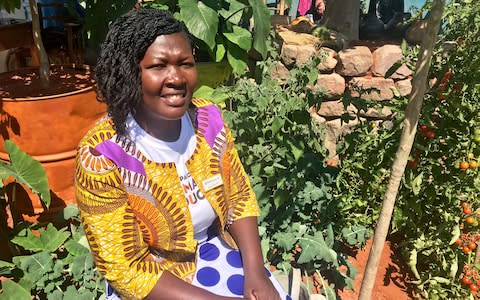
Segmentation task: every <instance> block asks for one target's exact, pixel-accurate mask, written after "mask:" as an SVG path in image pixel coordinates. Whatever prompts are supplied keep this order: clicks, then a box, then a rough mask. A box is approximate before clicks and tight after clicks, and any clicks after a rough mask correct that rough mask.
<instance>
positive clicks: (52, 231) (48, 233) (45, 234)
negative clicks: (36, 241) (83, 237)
mask: <svg viewBox="0 0 480 300" xmlns="http://www.w3.org/2000/svg"><path fill="white" fill-rule="evenodd" d="M66 230H67V228H65V227H64V228H61V229H60V230H57V228H55V226H53V224H52V223H50V224H48V227H47V229H46V230H40V240H41V241H42V243H43V246H44V248H45V250H46V251H49V252H54V251H56V250H57V249H58V248H59V247H60V246H61V245H62V244H63V243H64V242H65V241H66V240H67V239H68V238H69V237H70V233H69V232H67V231H66Z"/></svg>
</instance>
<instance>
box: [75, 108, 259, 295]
mask: <svg viewBox="0 0 480 300" xmlns="http://www.w3.org/2000/svg"><path fill="white" fill-rule="evenodd" d="M192 103H193V104H194V105H195V106H196V124H197V128H196V138H197V145H196V149H195V151H194V154H193V155H192V157H191V158H190V159H189V160H188V161H187V163H186V165H187V169H188V170H189V172H190V173H191V176H192V177H193V179H194V180H195V182H196V183H197V185H198V186H199V189H200V191H201V192H202V193H203V194H204V195H205V196H206V199H208V201H209V202H210V204H211V205H212V207H213V209H214V210H215V212H216V213H217V215H218V216H219V217H218V222H217V224H218V227H219V232H220V235H221V236H222V237H223V239H224V240H225V241H226V242H227V243H228V244H230V245H231V246H232V247H235V244H234V241H233V239H232V238H231V237H230V236H229V235H228V232H227V231H226V229H227V228H228V226H229V224H231V222H233V221H234V220H236V219H239V218H243V217H248V216H258V214H259V209H258V205H257V202H256V199H255V195H254V193H253V191H252V189H251V187H250V183H249V180H248V178H247V175H246V174H245V171H244V169H243V167H242V164H241V162H240V160H239V158H238V154H237V152H236V150H235V148H234V145H233V138H232V136H231V133H230V130H229V129H228V128H227V127H226V125H225V124H224V122H223V119H222V116H221V112H220V110H219V109H218V108H217V107H216V106H215V105H213V104H212V103H210V102H208V101H206V100H199V99H194V100H193V101H192ZM75 189H76V197H77V202H78V207H79V209H80V215H81V217H82V222H83V226H84V229H85V233H86V236H87V238H88V242H89V244H90V248H91V251H92V253H93V256H94V258H95V262H96V265H97V268H98V269H99V271H100V272H101V273H102V274H103V275H104V276H105V278H106V279H107V280H108V282H109V284H110V285H112V286H113V288H114V289H115V291H116V292H117V293H118V294H119V295H121V296H122V298H128V299H131V298H133V299H142V298H144V297H145V296H147V295H148V294H149V293H150V291H151V289H152V288H153V287H154V285H155V284H156V282H157V281H158V279H159V277H160V276H161V274H162V272H163V270H168V271H169V272H171V273H172V274H174V275H176V276H177V277H179V278H182V279H184V280H186V281H189V280H191V278H192V277H193V274H194V272H195V252H196V247H197V242H196V240H195V239H194V237H193V236H194V235H193V224H192V220H191V216H190V213H189V209H188V203H187V201H186V199H185V195H184V192H183V189H182V187H181V185H180V180H179V178H178V175H177V171H176V169H175V165H174V164H173V163H156V162H152V161H150V160H148V159H147V158H146V157H145V156H144V155H143V154H142V153H141V152H140V151H138V149H136V147H135V144H134V143H133V142H131V141H130V140H129V139H128V138H126V137H121V136H118V135H116V133H115V130H114V128H113V123H112V120H111V119H110V118H108V117H105V118H103V119H102V120H100V121H99V122H98V123H97V125H96V126H94V127H93V128H92V129H91V130H90V131H89V132H88V133H87V134H86V136H85V137H84V138H83V139H82V141H81V142H80V145H79V149H78V155H77V161H76V170H75Z"/></svg>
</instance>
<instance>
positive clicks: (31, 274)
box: [13, 252, 53, 282]
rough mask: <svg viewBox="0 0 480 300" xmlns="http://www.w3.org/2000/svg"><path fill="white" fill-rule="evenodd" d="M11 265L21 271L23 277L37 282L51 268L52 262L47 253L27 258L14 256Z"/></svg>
mask: <svg viewBox="0 0 480 300" xmlns="http://www.w3.org/2000/svg"><path fill="white" fill-rule="evenodd" d="M13 263H14V264H15V265H17V266H18V267H19V268H20V269H22V270H23V271H24V273H25V277H27V278H28V279H29V280H30V281H32V282H37V281H39V280H40V278H42V277H43V276H44V275H45V274H47V273H48V272H50V271H51V270H52V267H53V260H52V257H51V254H50V253H48V252H40V253H36V254H33V255H29V256H15V257H14V258H13Z"/></svg>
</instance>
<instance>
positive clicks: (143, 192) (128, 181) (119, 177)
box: [75, 9, 290, 300]
mask: <svg viewBox="0 0 480 300" xmlns="http://www.w3.org/2000/svg"><path fill="white" fill-rule="evenodd" d="M95 71H96V72H95V73H96V79H97V87H98V92H99V97H100V99H101V100H102V101H104V102H105V103H106V104H107V107H108V113H109V114H108V116H106V117H105V118H104V119H102V120H101V121H100V122H99V123H98V124H97V125H96V126H95V127H94V128H92V129H91V130H90V132H89V133H88V134H87V135H86V136H85V137H84V139H83V140H82V142H81V143H80V146H79V151H78V156H77V166H76V173H75V185H76V194H77V198H78V199H77V201H78V206H79V209H80V213H81V216H82V222H83V225H84V228H85V233H86V235H87V238H88V241H89V243H90V248H91V250H92V253H93V256H94V257H95V261H96V265H97V267H98V269H99V271H100V272H101V273H102V274H104V276H105V278H106V280H107V282H108V286H107V291H108V293H107V299H118V298H119V297H121V298H128V299H144V298H145V299H193V298H195V299H213V300H215V299H258V300H260V299H276V300H277V299H290V297H289V296H288V295H287V294H286V293H285V292H284V291H283V290H282V288H281V286H280V284H279V283H278V282H277V281H276V280H275V279H274V277H273V276H271V274H270V273H269V272H268V271H267V270H266V269H265V267H264V262H263V259H262V255H261V249H260V242H259V235H258V229H257V216H258V214H259V209H258V205H257V201H256V198H255V195H254V193H253V191H252V189H251V187H250V183H249V180H248V178H247V175H246V173H245V171H244V169H243V167H242V164H241V162H240V159H239V157H238V155H237V152H236V150H235V147H234V144H233V137H232V135H231V133H230V130H229V128H227V126H226V125H225V124H224V122H223V119H222V114H221V111H220V110H219V109H218V108H217V107H216V106H215V105H213V104H212V103H210V102H209V101H207V100H204V99H192V94H193V91H194V89H195V86H196V82H197V72H196V68H195V61H194V58H193V51H192V46H191V41H190V39H189V35H188V33H187V31H186V29H185V27H184V25H183V24H182V23H180V22H179V21H177V20H176V19H175V18H173V16H172V15H171V14H170V13H169V12H167V11H161V10H156V9H138V10H134V11H131V12H129V13H127V14H126V15H124V16H122V17H120V18H119V19H118V20H117V21H116V22H115V23H113V24H112V27H111V29H110V31H109V33H108V35H107V38H106V40H105V42H104V43H103V45H102V47H101V53H100V56H99V58H98V62H97V66H96V70H95Z"/></svg>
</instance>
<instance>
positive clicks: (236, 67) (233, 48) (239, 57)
mask: <svg viewBox="0 0 480 300" xmlns="http://www.w3.org/2000/svg"><path fill="white" fill-rule="evenodd" d="M227 45H228V47H227V60H228V63H229V64H230V65H231V66H232V69H233V73H234V74H237V75H241V74H243V73H245V71H246V70H247V60H248V55H247V52H246V51H245V50H243V49H241V48H240V47H238V46H237V45H236V44H233V43H228V44H227Z"/></svg>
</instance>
